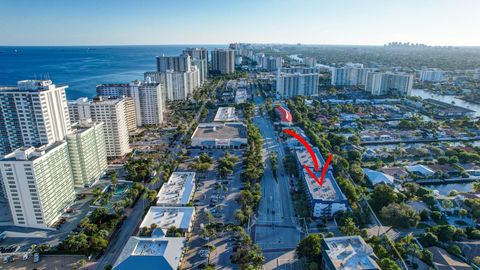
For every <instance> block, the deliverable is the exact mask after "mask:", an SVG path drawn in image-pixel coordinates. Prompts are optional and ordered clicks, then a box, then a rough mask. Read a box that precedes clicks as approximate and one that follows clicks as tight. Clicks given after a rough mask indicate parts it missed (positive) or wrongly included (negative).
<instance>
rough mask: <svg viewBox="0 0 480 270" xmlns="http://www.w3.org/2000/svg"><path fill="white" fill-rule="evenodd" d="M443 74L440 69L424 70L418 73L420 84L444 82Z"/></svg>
mask: <svg viewBox="0 0 480 270" xmlns="http://www.w3.org/2000/svg"><path fill="white" fill-rule="evenodd" d="M444 74H445V72H444V71H443V70H440V69H426V70H422V71H421V72H420V81H422V82H441V81H443V80H444Z"/></svg>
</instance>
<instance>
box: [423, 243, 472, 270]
mask: <svg viewBox="0 0 480 270" xmlns="http://www.w3.org/2000/svg"><path fill="white" fill-rule="evenodd" d="M427 249H428V250H430V252H432V254H433V265H434V266H435V267H436V269H438V270H447V269H456V270H467V269H472V267H470V266H469V265H468V264H466V263H464V262H461V261H459V260H457V259H455V258H453V257H452V256H450V254H448V252H447V251H446V250H444V249H442V248H439V247H429V248H427Z"/></svg>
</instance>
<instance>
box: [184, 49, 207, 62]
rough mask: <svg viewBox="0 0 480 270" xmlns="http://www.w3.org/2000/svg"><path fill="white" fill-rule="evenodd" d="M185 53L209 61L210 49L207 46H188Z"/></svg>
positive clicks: (193, 57)
mask: <svg viewBox="0 0 480 270" xmlns="http://www.w3.org/2000/svg"><path fill="white" fill-rule="evenodd" d="M183 54H188V55H190V57H191V58H192V59H205V60H207V61H208V51H207V49H205V48H186V49H185V50H183Z"/></svg>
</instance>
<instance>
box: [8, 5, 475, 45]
mask: <svg viewBox="0 0 480 270" xmlns="http://www.w3.org/2000/svg"><path fill="white" fill-rule="evenodd" d="M0 11H1V16H0V45H95V44H225V43H229V42H253V43H297V42H300V43H305V44H362V45H363V44H378V45H381V44H384V43H387V42H390V41H402V42H406V41H409V42H418V43H426V44H429V45H474V46H475V45H480V13H479V11H480V0H330V1H325V0H172V1H170V0H0Z"/></svg>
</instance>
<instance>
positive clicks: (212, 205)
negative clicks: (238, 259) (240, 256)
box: [183, 149, 244, 269]
mask: <svg viewBox="0 0 480 270" xmlns="http://www.w3.org/2000/svg"><path fill="white" fill-rule="evenodd" d="M227 151H228V152H229V153H230V154H231V155H234V156H236V157H237V158H238V160H237V162H236V164H235V166H234V169H233V171H234V173H233V175H231V176H227V177H226V178H221V177H220V176H219V175H218V173H217V164H218V163H217V161H218V160H219V159H220V158H222V157H223V156H224V155H225V153H226V152H227ZM201 153H207V154H208V155H209V156H210V157H212V158H213V160H214V163H213V166H212V167H211V168H210V170H208V171H206V172H198V173H197V176H196V178H197V189H196V192H195V197H194V198H195V199H194V204H195V207H196V212H197V217H196V220H195V222H194V228H193V233H192V237H191V238H190V240H189V243H188V246H189V249H188V251H187V253H186V256H185V261H184V264H183V266H184V269H198V268H199V267H198V266H201V265H202V264H206V263H207V257H208V255H203V254H205V253H207V252H206V251H202V250H208V247H207V245H212V246H214V247H215V248H214V249H213V250H212V251H211V252H210V254H209V257H210V263H213V264H215V265H217V266H221V267H222V269H234V268H236V267H235V265H233V264H231V263H230V255H231V254H232V250H233V246H231V244H229V243H232V242H233V241H229V238H231V237H232V236H233V233H231V232H225V233H219V234H217V237H216V238H215V239H202V237H201V228H202V227H204V226H206V225H207V224H209V223H210V222H219V223H223V224H228V223H232V224H236V221H235V211H236V210H237V209H238V207H239V204H238V202H237V199H238V196H239V192H240V190H241V188H242V186H243V183H242V182H241V180H240V172H241V171H242V159H243V154H244V150H237V149H236V150H221V149H210V150H201V149H189V156H190V158H191V159H193V158H195V157H196V156H199V155H200V154H201ZM188 162H191V160H186V161H185V163H188ZM208 213H210V214H211V215H210V214H208ZM209 217H210V220H209Z"/></svg>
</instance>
